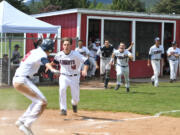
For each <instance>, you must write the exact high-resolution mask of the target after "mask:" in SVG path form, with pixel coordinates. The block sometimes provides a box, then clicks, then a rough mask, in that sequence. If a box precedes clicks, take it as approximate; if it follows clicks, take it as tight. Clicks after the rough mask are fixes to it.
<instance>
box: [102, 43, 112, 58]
mask: <svg viewBox="0 0 180 135" xmlns="http://www.w3.org/2000/svg"><path fill="white" fill-rule="evenodd" d="M100 49H101V53H102V57H111V55H112V53H113V50H114V47H113V46H111V45H110V46H109V47H108V48H107V47H106V46H103V47H101V48H100Z"/></svg>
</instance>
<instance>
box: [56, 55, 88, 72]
mask: <svg viewBox="0 0 180 135" xmlns="http://www.w3.org/2000/svg"><path fill="white" fill-rule="evenodd" d="M54 60H55V61H57V62H59V64H60V66H61V68H60V73H61V74H66V75H74V74H80V71H81V65H82V64H83V63H84V62H85V61H86V60H87V58H86V57H84V56H83V55H81V54H80V53H79V52H77V51H71V52H70V53H69V54H68V55H66V54H65V53H64V52H63V51H60V52H59V53H57V54H56V56H55V57H54Z"/></svg>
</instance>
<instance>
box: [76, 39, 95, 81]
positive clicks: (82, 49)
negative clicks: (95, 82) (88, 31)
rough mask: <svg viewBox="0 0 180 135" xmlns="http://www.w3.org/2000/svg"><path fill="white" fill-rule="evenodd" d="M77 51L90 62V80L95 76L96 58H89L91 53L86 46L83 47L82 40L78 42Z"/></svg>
mask: <svg viewBox="0 0 180 135" xmlns="http://www.w3.org/2000/svg"><path fill="white" fill-rule="evenodd" d="M75 51H78V52H79V53H80V54H81V55H83V56H85V57H86V58H88V60H89V63H90V65H89V69H88V74H87V76H88V77H90V78H91V77H93V76H95V72H96V62H95V60H94V58H92V57H90V56H89V55H90V52H89V50H88V49H87V48H86V47H85V46H83V41H82V40H79V41H78V47H77V48H76V49H75ZM82 67H84V64H83V66H82Z"/></svg>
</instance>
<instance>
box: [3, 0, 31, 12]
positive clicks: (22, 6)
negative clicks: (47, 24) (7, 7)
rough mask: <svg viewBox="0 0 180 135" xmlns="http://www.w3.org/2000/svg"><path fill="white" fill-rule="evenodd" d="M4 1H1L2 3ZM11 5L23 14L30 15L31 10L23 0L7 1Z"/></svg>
mask: <svg viewBox="0 0 180 135" xmlns="http://www.w3.org/2000/svg"><path fill="white" fill-rule="evenodd" d="M1 1H3V0H0V2H1ZM6 1H7V2H8V3H9V4H11V5H12V6H14V7H15V8H17V9H19V10H21V11H22V12H25V13H27V14H29V13H30V10H29V8H28V6H26V5H25V4H24V2H23V0H6Z"/></svg>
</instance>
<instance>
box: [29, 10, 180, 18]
mask: <svg viewBox="0 0 180 135" xmlns="http://www.w3.org/2000/svg"><path fill="white" fill-rule="evenodd" d="M72 13H82V14H91V15H92V14H94V15H110V16H124V17H143V18H159V19H180V15H175V14H156V13H149V14H148V13H140V12H122V11H117V10H110V11H109V10H91V9H81V8H77V9H67V10H61V11H56V12H48V13H41V14H34V15H32V16H33V17H36V18H41V17H48V16H57V15H65V14H72Z"/></svg>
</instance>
